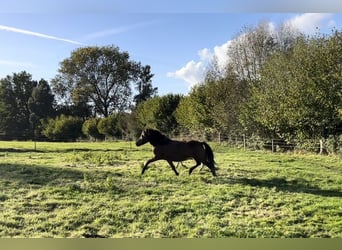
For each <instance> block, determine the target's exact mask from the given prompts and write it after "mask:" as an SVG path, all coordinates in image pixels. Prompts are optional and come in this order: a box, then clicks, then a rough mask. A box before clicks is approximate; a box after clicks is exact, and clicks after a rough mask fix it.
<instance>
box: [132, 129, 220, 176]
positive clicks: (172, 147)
mask: <svg viewBox="0 0 342 250" xmlns="http://www.w3.org/2000/svg"><path fill="white" fill-rule="evenodd" d="M147 142H149V143H150V144H151V145H152V146H153V153H154V157H153V158H152V159H149V160H148V161H147V162H146V163H145V165H144V167H143V169H142V172H141V174H143V173H144V172H145V171H146V169H147V166H148V164H150V163H151V162H154V161H158V160H166V161H167V162H168V163H169V165H170V166H171V168H172V170H173V171H174V172H175V174H176V175H178V172H177V170H176V167H175V165H174V164H173V162H182V161H185V160H188V159H194V160H195V161H196V165H195V166H193V167H191V168H190V169H189V174H191V173H192V171H194V169H195V168H197V167H198V166H199V165H200V164H201V163H203V164H204V165H206V166H207V167H208V168H209V169H210V171H211V173H212V174H213V176H216V171H215V170H216V168H215V161H214V153H213V151H212V150H211V148H210V146H209V145H208V144H207V143H205V142H199V141H195V140H192V141H175V140H171V139H170V138H168V137H166V136H165V135H163V134H162V133H160V132H159V131H158V130H155V129H149V128H148V129H145V130H143V131H142V133H141V136H140V137H139V139H138V140H137V141H136V145H137V146H141V145H143V144H145V143H147Z"/></svg>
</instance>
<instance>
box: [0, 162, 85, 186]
mask: <svg viewBox="0 0 342 250" xmlns="http://www.w3.org/2000/svg"><path fill="white" fill-rule="evenodd" d="M83 178H84V175H83V172H82V171H79V170H73V169H68V168H57V167H46V166H39V165H26V164H6V163H1V164H0V180H1V181H4V182H8V181H9V182H19V184H20V185H23V186H25V185H33V184H35V185H48V184H52V185H53V184H56V183H63V182H65V183H75V182H77V181H79V180H83Z"/></svg>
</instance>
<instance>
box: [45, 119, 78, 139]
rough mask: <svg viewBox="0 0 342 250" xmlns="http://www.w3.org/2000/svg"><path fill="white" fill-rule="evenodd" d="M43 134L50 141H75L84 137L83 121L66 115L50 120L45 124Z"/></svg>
mask: <svg viewBox="0 0 342 250" xmlns="http://www.w3.org/2000/svg"><path fill="white" fill-rule="evenodd" d="M42 134H43V135H45V136H46V137H47V138H49V139H50V140H58V141H75V140H76V139H77V138H79V137H81V136H82V120H81V119H80V118H78V117H72V116H65V115H61V116H58V117H56V118H55V119H48V120H47V121H46V122H45V123H44V124H43V131H42Z"/></svg>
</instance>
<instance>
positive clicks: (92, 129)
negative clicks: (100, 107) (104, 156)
mask: <svg viewBox="0 0 342 250" xmlns="http://www.w3.org/2000/svg"><path fill="white" fill-rule="evenodd" d="M99 121H100V118H91V119H88V120H86V121H84V123H83V125H82V132H83V134H84V135H86V136H88V137H91V138H94V139H95V140H96V139H100V140H102V139H104V135H102V134H101V133H100V132H99V129H98V124H99Z"/></svg>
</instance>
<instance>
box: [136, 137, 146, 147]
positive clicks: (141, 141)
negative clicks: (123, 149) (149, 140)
mask: <svg viewBox="0 0 342 250" xmlns="http://www.w3.org/2000/svg"><path fill="white" fill-rule="evenodd" d="M143 144H144V142H143V140H141V139H139V140H137V141H136V142H135V145H137V147H139V146H141V145H143Z"/></svg>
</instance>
